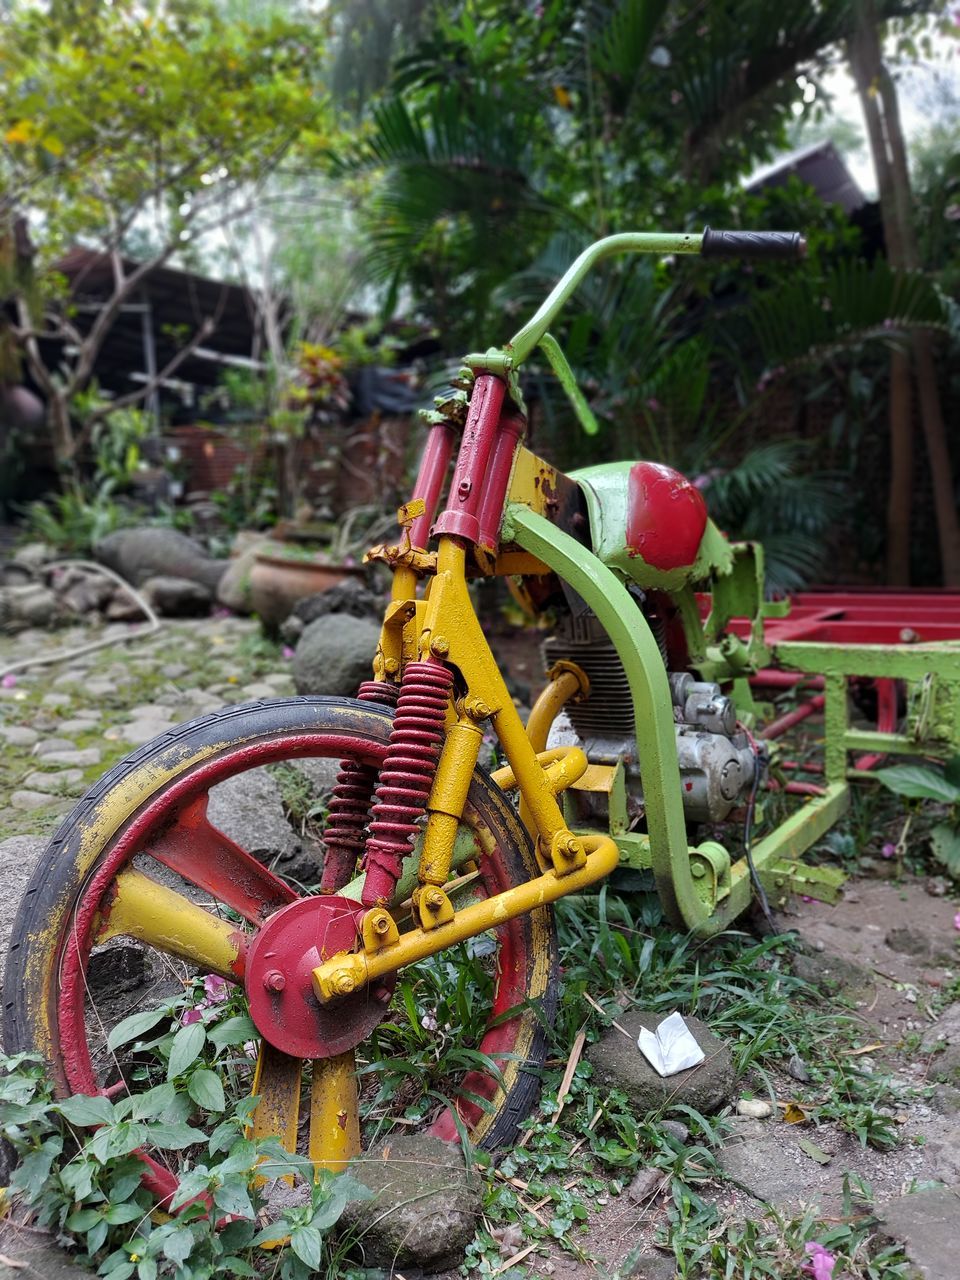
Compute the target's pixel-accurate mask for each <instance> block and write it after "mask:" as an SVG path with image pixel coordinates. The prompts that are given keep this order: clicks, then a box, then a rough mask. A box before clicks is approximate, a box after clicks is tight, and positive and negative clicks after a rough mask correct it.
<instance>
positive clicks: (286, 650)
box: [280, 644, 293, 662]
mask: <svg viewBox="0 0 960 1280" xmlns="http://www.w3.org/2000/svg"><path fill="white" fill-rule="evenodd" d="M280 652H281V653H282V654H283V656H284V657H285V658H286V660H287V661H288V662H289V661H290V659H291V658H292V657H293V650H292V649H291V648H290V646H289V645H288V644H285V645H284V646H283V648H282V649H281V650H280Z"/></svg>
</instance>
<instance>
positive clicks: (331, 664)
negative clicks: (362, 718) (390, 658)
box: [293, 613, 380, 698]
mask: <svg viewBox="0 0 960 1280" xmlns="http://www.w3.org/2000/svg"><path fill="white" fill-rule="evenodd" d="M379 639H380V626H379V623H376V622H374V621H373V620H372V619H370V618H354V617H352V616H351V615H350V614H346V613H331V614H327V615H325V616H324V617H322V618H317V620H316V621H315V622H311V623H310V625H309V626H308V627H307V628H306V630H305V631H304V633H303V635H302V636H301V637H300V641H299V643H298V645H297V651H296V653H295V654H294V657H293V680H294V684H295V685H296V687H297V693H328V694H331V695H336V696H340V697H342V698H353V697H355V696H356V693H357V689H358V688H359V686H360V684H361V683H362V682H363V681H364V680H370V679H372V674H371V669H370V667H371V663H372V662H373V656H374V654H375V653H376V651H377V642H378V641H379Z"/></svg>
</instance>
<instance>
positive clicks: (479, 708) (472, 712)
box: [466, 698, 493, 720]
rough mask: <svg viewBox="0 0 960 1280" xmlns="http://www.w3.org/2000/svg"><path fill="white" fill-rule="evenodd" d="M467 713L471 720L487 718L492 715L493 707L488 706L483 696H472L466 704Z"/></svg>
mask: <svg viewBox="0 0 960 1280" xmlns="http://www.w3.org/2000/svg"><path fill="white" fill-rule="evenodd" d="M466 707H467V715H468V716H469V717H470V719H471V720H486V718H487V716H489V715H492V714H493V712H492V708H490V707H488V706H487V704H486V703H485V702H484V701H483V699H482V698H471V699H470V700H469V702H468V703H467V704H466Z"/></svg>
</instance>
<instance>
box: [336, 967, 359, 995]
mask: <svg viewBox="0 0 960 1280" xmlns="http://www.w3.org/2000/svg"><path fill="white" fill-rule="evenodd" d="M356 987H357V984H356V982H355V981H354V979H353V974H352V973H342V972H341V973H338V974H337V976H336V977H335V978H334V980H333V989H334V991H335V992H336V993H337V995H338V996H348V995H350V994H351V993H352V992H353V991H355V990H356Z"/></svg>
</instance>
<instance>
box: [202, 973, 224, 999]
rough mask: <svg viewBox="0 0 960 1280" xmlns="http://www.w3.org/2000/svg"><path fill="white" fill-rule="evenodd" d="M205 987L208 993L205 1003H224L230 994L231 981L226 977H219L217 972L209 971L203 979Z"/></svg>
mask: <svg viewBox="0 0 960 1280" xmlns="http://www.w3.org/2000/svg"><path fill="white" fill-rule="evenodd" d="M203 989H204V991H205V992H206V993H207V998H206V1000H205V1001H204V1004H206V1005H211V1004H222V1003H223V1001H224V1000H226V998H227V996H228V995H229V994H230V983H229V982H227V980H226V978H218V977H217V975H216V974H215V973H208V974H207V976H206V977H205V978H204V980H203Z"/></svg>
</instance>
